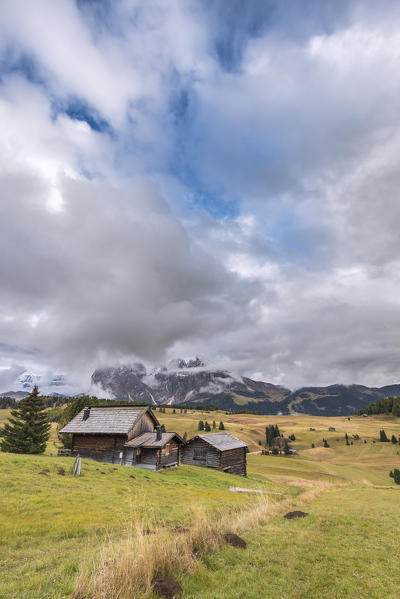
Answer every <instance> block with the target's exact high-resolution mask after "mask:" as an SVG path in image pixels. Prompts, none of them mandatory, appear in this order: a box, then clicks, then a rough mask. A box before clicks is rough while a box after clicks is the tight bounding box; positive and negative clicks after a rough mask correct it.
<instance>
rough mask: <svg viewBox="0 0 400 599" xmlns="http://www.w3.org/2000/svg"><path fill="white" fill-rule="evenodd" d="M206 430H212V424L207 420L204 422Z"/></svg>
mask: <svg viewBox="0 0 400 599" xmlns="http://www.w3.org/2000/svg"><path fill="white" fill-rule="evenodd" d="M204 430H205V431H206V432H207V433H209V432H210V430H211V426H210V425H209V424H208V422H207V420H206V421H205V423H204Z"/></svg>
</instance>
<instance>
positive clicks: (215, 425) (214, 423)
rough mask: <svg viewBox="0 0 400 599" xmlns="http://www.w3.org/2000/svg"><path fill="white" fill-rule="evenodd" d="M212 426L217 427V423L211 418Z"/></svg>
mask: <svg viewBox="0 0 400 599" xmlns="http://www.w3.org/2000/svg"><path fill="white" fill-rule="evenodd" d="M213 428H217V423H216V422H215V420H213Z"/></svg>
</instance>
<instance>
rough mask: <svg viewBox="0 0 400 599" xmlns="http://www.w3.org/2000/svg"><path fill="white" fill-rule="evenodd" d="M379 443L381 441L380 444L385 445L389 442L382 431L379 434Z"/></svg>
mask: <svg viewBox="0 0 400 599" xmlns="http://www.w3.org/2000/svg"><path fill="white" fill-rule="evenodd" d="M379 441H381V443H387V442H388V441H389V439H388V438H387V436H386V433H385V431H384V430H383V429H382V430H381V431H380V432H379Z"/></svg>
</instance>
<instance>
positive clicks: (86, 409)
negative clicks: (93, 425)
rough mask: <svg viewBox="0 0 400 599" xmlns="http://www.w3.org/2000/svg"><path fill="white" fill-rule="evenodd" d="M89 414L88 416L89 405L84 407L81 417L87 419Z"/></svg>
mask: <svg viewBox="0 0 400 599" xmlns="http://www.w3.org/2000/svg"><path fill="white" fill-rule="evenodd" d="M89 416H90V407H86V408H85V409H84V410H83V419H84V420H87V419H88V418H89Z"/></svg>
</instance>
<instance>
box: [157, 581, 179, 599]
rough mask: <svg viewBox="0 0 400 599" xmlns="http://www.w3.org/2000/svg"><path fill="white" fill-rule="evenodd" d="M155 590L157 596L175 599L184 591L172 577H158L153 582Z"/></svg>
mask: <svg viewBox="0 0 400 599" xmlns="http://www.w3.org/2000/svg"><path fill="white" fill-rule="evenodd" d="M152 584H153V590H154V592H155V593H157V595H160V596H161V597H166V598H167V599H173V598H174V597H176V596H177V595H180V594H181V593H182V591H183V589H182V587H181V585H180V584H179V582H177V581H176V580H175V579H174V578H171V577H170V576H158V577H157V578H153V580H152Z"/></svg>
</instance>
